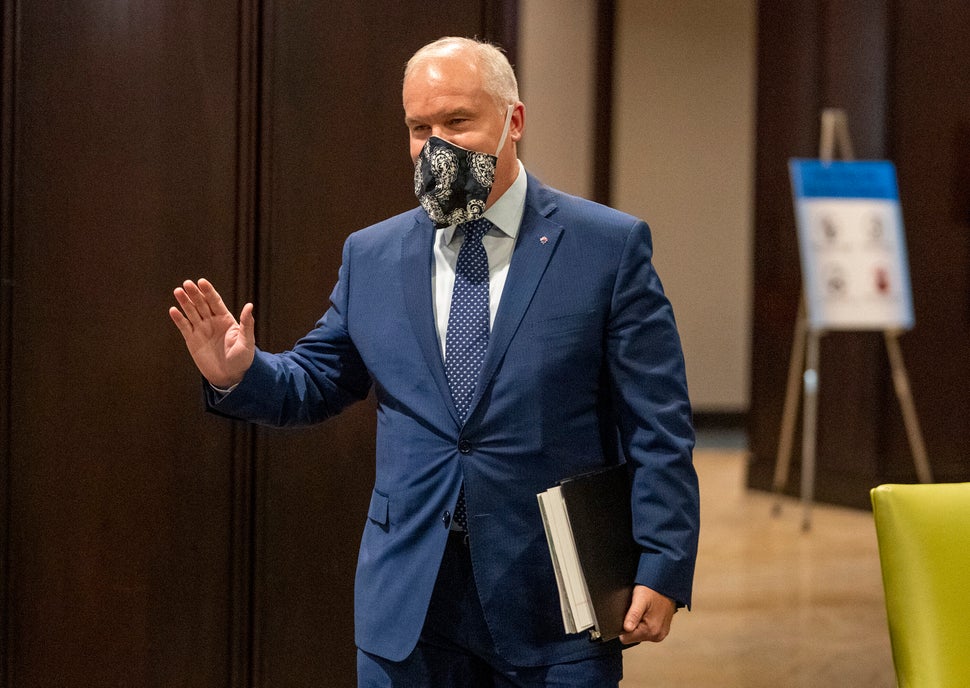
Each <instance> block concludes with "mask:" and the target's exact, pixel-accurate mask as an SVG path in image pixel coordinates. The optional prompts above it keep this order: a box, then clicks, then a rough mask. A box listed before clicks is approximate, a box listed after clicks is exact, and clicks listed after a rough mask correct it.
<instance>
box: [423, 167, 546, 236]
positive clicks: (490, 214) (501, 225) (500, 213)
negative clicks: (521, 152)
mask: <svg viewBox="0 0 970 688" xmlns="http://www.w3.org/2000/svg"><path fill="white" fill-rule="evenodd" d="M516 162H518V164H519V173H518V174H517V175H516V176H515V181H513V182H512V185H511V186H510V187H509V188H508V189H506V191H505V193H504V194H502V195H501V196H500V197H499V199H498V200H497V201H495V203H493V204H492V205H491V207H490V208H489V209H488V210H486V211H485V215H484V216H483V217H484V218H485V219H486V220H488V221H489V222H491V223H492V224H493V225H495V226H496V227H497V228H498V229H499V230H500V231H501V232H502V233H504V234H506V235H507V236H509V237H511V238H513V239H515V238H516V237H518V236H519V225H521V224H522V216H523V215H524V214H525V192H526V188H527V187H528V181H527V176H526V173H525V167H524V166H523V165H522V161H521V160H517V161H516ZM455 228H456V225H451V226H449V227H445V228H444V230H442V231H443V232H444V235H443V236H442V239H443V240H444V243H445V245H448V244H450V243H451V240H452V239H454V237H455Z"/></svg>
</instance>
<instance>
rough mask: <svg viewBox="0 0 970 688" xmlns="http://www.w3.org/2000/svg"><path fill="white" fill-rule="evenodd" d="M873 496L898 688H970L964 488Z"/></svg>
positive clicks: (901, 489) (968, 504) (883, 491)
mask: <svg viewBox="0 0 970 688" xmlns="http://www.w3.org/2000/svg"><path fill="white" fill-rule="evenodd" d="M871 497H872V507H873V514H874V517H875V521H876V535H877V538H878V541H879V561H880V565H881V567H882V578H883V587H884V589H885V593H886V612H887V616H888V618H889V636H890V640H891V642H892V651H893V664H894V665H895V667H896V678H897V681H898V684H899V686H900V688H914V687H923V686H927V687H932V688H951V687H953V688H956V687H957V686H970V483H941V484H928V485H880V486H879V487H877V488H875V489H873V490H872V492H871Z"/></svg>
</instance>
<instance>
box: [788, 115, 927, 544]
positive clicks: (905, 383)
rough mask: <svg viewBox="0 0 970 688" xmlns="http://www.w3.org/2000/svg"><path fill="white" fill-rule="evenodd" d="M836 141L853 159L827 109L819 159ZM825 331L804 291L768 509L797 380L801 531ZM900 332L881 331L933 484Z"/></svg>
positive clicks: (791, 422) (810, 488) (841, 122)
mask: <svg viewBox="0 0 970 688" xmlns="http://www.w3.org/2000/svg"><path fill="white" fill-rule="evenodd" d="M836 143H838V145H839V148H840V150H841V152H842V159H843V160H853V159H854V156H853V152H852V143H851V141H850V140H849V131H848V125H847V123H846V117H845V112H844V111H842V110H835V109H826V110H824V111H823V112H822V130H821V140H820V144H819V158H820V160H822V161H823V162H830V161H832V160H833V159H834V154H835V147H836ZM824 334H825V331H824V330H823V329H819V328H817V327H814V326H812V325H810V323H809V318H808V312H807V307H806V305H805V297H804V291H803V294H802V297H801V299H800V303H799V309H798V317H797V320H796V322H795V336H794V342H793V344H792V354H791V359H790V362H789V367H788V383H787V387H786V390H785V405H784V411H783V414H782V423H781V436H780V438H779V442H778V454H777V457H776V461H775V474H774V481H773V484H772V487H773V490H774V492H775V495H776V499H775V504H774V507H773V509H772V511H773V513H774V514H778V513H779V512H780V511H781V495H782V493H783V491H784V489H785V487H786V485H787V483H788V471H789V466H790V463H791V454H792V444H793V442H794V436H795V422H796V414H797V410H798V396H799V395H798V392H799V377H801V380H802V391H803V396H804V399H803V409H802V474H801V501H802V508H803V515H802V530H805V531H807V530H809V529H810V528H811V523H812V520H811V519H812V511H811V510H812V501H813V498H814V490H815V463H816V462H815V458H816V434H817V423H818V386H819V342H820V340H821V337H822V335H824ZM900 334H901V331H900V330H898V329H886V330H883V340H884V341H885V343H886V352H887V355H888V357H889V363H890V367H891V369H892V379H893V387H894V389H895V391H896V397H897V399H898V400H899V404H900V408H901V410H902V415H903V422H904V424H905V427H906V436H907V438H908V440H909V446H910V450H911V452H912V454H913V463H914V465H915V468H916V474H917V477H918V478H919V480H920V482H923V483H930V482H933V475H932V472H931V470H930V465H929V460H928V459H927V454H926V446H925V444H924V442H923V434H922V431H921V430H920V425H919V419H918V418H917V415H916V407H915V405H914V404H913V396H912V391H911V389H910V384H909V376H908V375H907V373H906V367H905V365H904V363H903V356H902V351H901V350H900V347H899V335H900Z"/></svg>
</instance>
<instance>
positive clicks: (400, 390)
mask: <svg viewBox="0 0 970 688" xmlns="http://www.w3.org/2000/svg"><path fill="white" fill-rule="evenodd" d="M434 233H435V230H434V228H433V226H432V224H431V222H430V220H429V219H428V217H427V215H426V214H425V212H424V211H423V210H421V209H415V210H412V211H410V212H407V213H404V214H402V215H399V216H397V217H393V218H391V219H388V220H386V221H384V222H381V223H379V224H377V225H374V226H372V227H368V228H367V229H364V230H361V231H359V232H356V233H354V234H353V235H351V236H350V237H349V238H348V239H347V242H346V244H345V246H344V251H343V264H342V266H341V268H340V273H339V279H338V282H337V285H336V287H335V288H334V291H333V293H332V295H331V304H332V305H331V307H330V309H329V310H328V311H327V312H326V314H325V315H324V316H323V317H322V318H321V319H320V321H319V322H318V323H317V325H316V327H315V329H314V330H313V331H312V332H310V333H309V334H308V335H307V336H306V337H304V338H303V339H302V340H300V341H299V342H298V343H297V344H296V345H295V347H294V348H293V350H292V351H289V352H285V353H282V354H278V355H272V354H268V353H265V352H263V351H258V352H257V355H256V359H255V362H254V364H253V366H252V367H251V368H250V370H249V371H248V373H247V374H246V376H245V379H244V380H243V382H242V383H241V384H240V385H239V387H238V388H236V390H235V391H233V392H232V393H231V394H229V395H228V396H226V397H224V398H222V399H217V398H216V397H215V396H214V395H210V397H209V405H210V408H211V409H212V410H213V411H215V412H217V413H221V414H224V415H228V416H231V417H234V418H242V419H246V420H250V421H254V422H259V423H266V424H271V425H278V426H282V425H301V424H308V423H314V422H317V421H320V420H322V419H325V418H328V417H330V416H332V415H334V414H336V413H338V412H339V411H340V410H341V409H343V408H344V407H345V406H347V405H348V404H350V403H352V402H354V401H356V400H359V399H362V398H363V397H365V396H366V395H367V393H368V391H369V390H370V389H371V388H373V390H374V392H375V396H376V400H377V456H376V462H377V465H376V484H375V485H374V491H373V495H372V498H371V503H370V508H369V510H368V514H367V519H366V522H365V524H364V532H363V537H362V541H361V546H360V555H359V561H358V569H357V578H356V591H355V598H356V599H355V610H356V611H355V632H356V641H357V644H358V646H359V647H360V648H361V649H363V650H365V651H367V652H370V653H373V654H377V655H379V656H382V657H385V658H388V659H391V660H400V659H403V658H404V657H406V656H407V655H408V654H409V653H410V652H411V650H412V649H413V648H414V646H415V644H416V642H417V640H418V636H419V634H420V631H421V627H422V623H423V621H424V618H425V613H426V611H427V608H428V601H429V599H430V596H431V591H432V588H433V586H434V582H435V576H436V574H437V571H438V566H439V563H440V561H441V557H442V553H443V551H444V547H445V542H446V539H447V535H448V521H449V518H450V515H449V514H448V512H449V511H450V510H451V509H452V508H453V505H454V504H455V501H456V499H457V497H458V490H459V487H460V486H461V484H462V480H464V484H465V495H466V500H467V507H468V529H469V533H470V549H471V558H472V564H473V568H474V574H475V580H476V584H477V586H478V590H479V595H480V598H481V603H482V607H483V609H484V611H485V616H486V619H487V621H488V624H489V628H490V629H491V631H492V635H493V637H494V640H495V644H496V648H497V650H498V652H499V653H500V654H501V655H502V656H504V657H505V658H506V659H507V660H508V661H510V662H512V663H514V664H517V665H523V666H525V665H541V664H548V663H552V662H558V661H563V660H568V659H576V658H581V657H585V656H590V655H593V654H596V653H600V652H605V651H611V650H614V651H615V644H614V645H613V646H612V648H611V647H610V646H604V645H603V644H602V643H594V642H592V641H590V640H589V639H588V636H587V634H585V633H583V634H577V635H574V636H566V635H565V634H564V633H563V630H562V619H561V614H560V611H559V606H558V605H559V600H558V595H557V592H556V583H555V578H554V574H553V570H552V566H551V564H550V560H549V553H548V549H547V545H546V541H545V536H544V534H543V529H542V523H541V519H540V515H539V509H538V504H537V500H536V493H538V492H540V491H542V490H545V489H546V488H548V487H550V486H552V485H554V484H555V483H556V481H558V480H560V479H562V478H565V477H568V476H571V475H575V474H578V473H583V472H587V471H590V470H592V469H595V468H598V467H601V466H604V465H608V464H613V463H617V462H620V461H627V462H629V463H630V464H631V466H632V469H633V470H632V475H633V493H632V502H633V514H634V533H633V534H634V536H635V538H636V539H637V541H638V542H639V543H640V545H641V546H642V548H643V554H642V556H641V561H640V566H639V571H638V573H637V578H636V581H637V582H639V583H642V584H644V585H647V586H649V587H651V588H653V589H655V590H657V591H659V592H662V593H664V594H666V595H668V596H669V597H672V598H674V599H675V600H677V601H678V602H679V603H681V604H685V605H689V604H690V591H691V581H692V577H693V570H694V559H695V556H696V548H697V533H698V488H697V478H696V474H695V473H694V469H693V465H692V463H691V452H692V448H693V441H694V436H693V429H692V426H691V417H690V405H689V402H688V398H687V388H686V381H685V374H684V363H683V356H682V353H681V347H680V341H679V337H678V335H677V331H676V327H675V324H674V318H673V313H672V311H671V308H670V304H669V303H668V301H667V299H666V297H665V296H664V294H663V290H662V287H661V284H660V281H659V279H658V278H657V275H656V273H655V271H654V269H653V267H652V264H651V260H650V258H651V253H652V247H651V240H650V233H649V229H648V228H647V225H646V224H645V223H643V222H642V221H640V220H637V219H636V218H634V217H631V216H628V215H625V214H623V213H620V212H618V211H615V210H611V209H609V208H606V207H604V206H601V205H597V204H595V203H592V202H590V201H586V200H582V199H578V198H575V197H572V196H568V195H566V194H563V193H561V192H558V191H555V190H553V189H550V188H548V187H545V186H543V185H541V184H540V183H539V182H538V181H537V180H536V179H534V178H532V177H530V178H529V180H528V192H527V198H526V205H525V215H524V217H523V220H522V226H521V228H520V232H519V238H518V243H517V245H516V248H515V251H514V253H513V256H512V262H511V265H510V268H509V273H508V278H507V282H506V285H505V290H504V293H503V297H502V302H501V304H500V306H499V308H498V312H497V315H496V317H495V322H494V325H493V328H492V332H491V335H490V339H489V344H488V351H487V354H486V357H485V364H484V368H483V371H482V374H481V379H480V381H479V385H478V389H477V391H476V394H475V398H474V400H473V401H472V406H471V410H470V411H469V417H468V420H467V422H466V423H465V424H464V425H462V424H461V423H460V422H459V419H458V415H457V412H456V410H455V407H454V404H453V402H452V398H451V394H450V392H449V388H448V383H447V381H446V379H445V371H444V364H443V361H442V356H441V351H440V348H439V343H438V337H437V334H436V331H435V324H434V317H433V308H432V292H431V276H432V269H433V257H432V241H433V237H434ZM618 498H623V497H618ZM632 582H633V581H631V583H632Z"/></svg>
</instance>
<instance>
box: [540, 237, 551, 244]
mask: <svg viewBox="0 0 970 688" xmlns="http://www.w3.org/2000/svg"><path fill="white" fill-rule="evenodd" d="M548 241H549V237H539V243H540V244H545V243H548Z"/></svg>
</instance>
